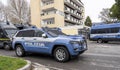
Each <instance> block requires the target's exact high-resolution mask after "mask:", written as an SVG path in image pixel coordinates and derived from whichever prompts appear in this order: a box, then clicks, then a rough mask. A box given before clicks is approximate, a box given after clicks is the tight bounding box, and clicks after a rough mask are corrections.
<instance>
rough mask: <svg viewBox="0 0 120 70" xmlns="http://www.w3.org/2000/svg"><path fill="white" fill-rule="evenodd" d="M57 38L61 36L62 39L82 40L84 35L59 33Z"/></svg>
mask: <svg viewBox="0 0 120 70" xmlns="http://www.w3.org/2000/svg"><path fill="white" fill-rule="evenodd" d="M58 37H59V38H61V39H62V38H63V39H70V40H78V39H79V40H83V39H84V36H82V35H66V36H65V35H59V36H58Z"/></svg>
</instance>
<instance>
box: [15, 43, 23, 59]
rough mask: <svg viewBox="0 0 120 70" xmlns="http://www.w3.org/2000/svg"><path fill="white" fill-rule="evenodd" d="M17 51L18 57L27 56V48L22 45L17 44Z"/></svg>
mask: <svg viewBox="0 0 120 70" xmlns="http://www.w3.org/2000/svg"><path fill="white" fill-rule="evenodd" d="M15 53H16V55H17V56H18V57H24V56H25V50H24V48H23V47H22V46H21V45H17V46H16V48H15Z"/></svg>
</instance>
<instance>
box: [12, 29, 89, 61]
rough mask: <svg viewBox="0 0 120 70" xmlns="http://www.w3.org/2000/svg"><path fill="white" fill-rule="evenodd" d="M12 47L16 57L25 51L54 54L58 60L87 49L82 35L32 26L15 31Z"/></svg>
mask: <svg viewBox="0 0 120 70" xmlns="http://www.w3.org/2000/svg"><path fill="white" fill-rule="evenodd" d="M12 47H13V49H15V52H16V55H17V56H18V57H23V56H25V54H26V53H27V52H34V53H43V54H48V55H52V56H54V58H55V59H56V60H57V61H59V62H66V61H68V60H69V59H70V58H71V57H72V56H78V55H79V54H82V53H83V52H84V51H86V50H87V42H86V40H85V38H84V37H83V36H70V35H66V34H64V33H62V31H60V29H56V28H53V29H52V28H47V27H44V28H41V29H37V28H32V29H24V30H21V31H19V32H17V33H16V34H15V36H14V38H13V43H12Z"/></svg>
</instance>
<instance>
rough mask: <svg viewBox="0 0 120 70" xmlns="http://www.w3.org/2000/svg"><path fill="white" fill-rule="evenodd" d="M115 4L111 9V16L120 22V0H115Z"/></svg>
mask: <svg viewBox="0 0 120 70" xmlns="http://www.w3.org/2000/svg"><path fill="white" fill-rule="evenodd" d="M115 2H116V3H115V4H114V5H113V6H112V7H111V9H110V16H111V17H113V18H116V19H117V20H119V21H120V0H115Z"/></svg>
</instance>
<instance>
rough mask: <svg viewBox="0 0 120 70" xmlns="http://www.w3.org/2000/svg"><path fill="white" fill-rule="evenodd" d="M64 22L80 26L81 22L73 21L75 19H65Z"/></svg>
mask: <svg viewBox="0 0 120 70" xmlns="http://www.w3.org/2000/svg"><path fill="white" fill-rule="evenodd" d="M65 22H70V23H73V24H78V25H79V24H81V21H80V20H75V19H71V18H69V17H66V18H65Z"/></svg>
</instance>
